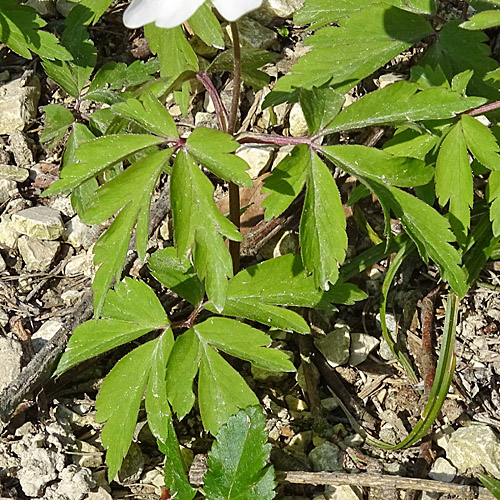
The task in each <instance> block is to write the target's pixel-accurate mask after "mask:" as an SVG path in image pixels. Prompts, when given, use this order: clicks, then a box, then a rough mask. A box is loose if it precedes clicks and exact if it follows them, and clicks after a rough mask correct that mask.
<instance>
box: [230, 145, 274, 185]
mask: <svg viewBox="0 0 500 500" xmlns="http://www.w3.org/2000/svg"><path fill="white" fill-rule="evenodd" d="M236 155H237V156H239V157H240V158H242V159H243V160H245V161H246V162H247V163H248V165H249V167H250V168H249V169H248V170H247V173H248V175H249V176H250V177H251V178H252V179H257V177H259V175H260V174H261V173H263V172H265V171H266V169H267V168H268V167H269V165H270V164H271V161H272V158H273V148H270V147H251V146H242V147H240V148H239V149H238V151H237V152H236Z"/></svg>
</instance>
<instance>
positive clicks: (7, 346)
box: [0, 337, 23, 391]
mask: <svg viewBox="0 0 500 500" xmlns="http://www.w3.org/2000/svg"><path fill="white" fill-rule="evenodd" d="M22 359H23V349H22V347H21V344H20V343H19V342H18V341H17V340H14V339H11V338H8V337H0V366H1V367H2V369H1V370H0V391H1V390H2V389H3V388H5V387H7V386H8V385H9V384H10V383H11V382H12V381H13V380H15V379H16V377H17V376H18V375H19V374H20V373H21V363H22Z"/></svg>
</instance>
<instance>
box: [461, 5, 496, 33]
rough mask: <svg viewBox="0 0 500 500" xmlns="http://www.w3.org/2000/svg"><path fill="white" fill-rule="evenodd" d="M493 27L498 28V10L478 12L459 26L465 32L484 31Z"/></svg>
mask: <svg viewBox="0 0 500 500" xmlns="http://www.w3.org/2000/svg"><path fill="white" fill-rule="evenodd" d="M494 26H500V11H498V10H485V11H483V12H479V13H478V14H476V15H475V16H472V17H471V18H470V19H469V20H468V21H466V22H465V23H462V24H461V25H460V27H461V28H464V29H467V30H486V29H488V28H493V27H494Z"/></svg>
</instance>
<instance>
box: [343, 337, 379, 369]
mask: <svg viewBox="0 0 500 500" xmlns="http://www.w3.org/2000/svg"><path fill="white" fill-rule="evenodd" d="M379 342H380V341H379V339H376V338H375V337H372V336H371V335H368V334H367V333H351V356H350V358H349V364H350V365H351V366H357V365H359V364H360V363H362V362H363V361H365V359H366V358H367V357H368V354H370V352H371V351H373V349H375V347H377V346H378V344H379Z"/></svg>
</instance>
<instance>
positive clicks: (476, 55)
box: [420, 20, 500, 99]
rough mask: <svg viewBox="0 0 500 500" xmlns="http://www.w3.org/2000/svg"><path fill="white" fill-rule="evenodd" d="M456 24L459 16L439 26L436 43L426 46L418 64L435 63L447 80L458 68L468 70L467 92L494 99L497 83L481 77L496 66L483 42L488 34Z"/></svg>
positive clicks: (497, 93) (460, 70)
mask: <svg viewBox="0 0 500 500" xmlns="http://www.w3.org/2000/svg"><path fill="white" fill-rule="evenodd" d="M459 24H460V21H459V20H456V21H450V22H448V23H446V24H445V25H444V26H443V27H442V29H441V31H440V32H439V37H438V40H437V43H435V44H434V45H433V46H432V47H431V48H430V49H429V50H427V52H426V54H425V56H424V58H423V60H422V61H421V62H420V64H422V65H425V64H428V65H430V66H434V67H435V66H436V65H438V64H439V65H440V66H441V68H442V69H443V71H444V72H445V74H446V76H447V77H448V80H451V79H452V78H453V76H455V75H456V74H458V73H461V72H462V71H470V70H472V71H473V72H474V75H473V76H472V78H471V82H470V84H469V87H468V88H469V93H473V94H475V95H480V96H484V97H487V98H489V99H498V98H499V97H500V92H499V90H498V84H494V83H492V82H490V81H488V82H486V81H485V77H486V75H487V74H488V73H489V72H490V71H494V70H495V69H497V68H498V63H497V62H496V61H495V60H494V59H492V58H491V57H490V49H489V47H488V45H487V44H486V43H484V42H487V41H488V37H487V36H486V35H485V34H484V33H482V32H480V31H472V30H466V29H463V28H460V27H459Z"/></svg>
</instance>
